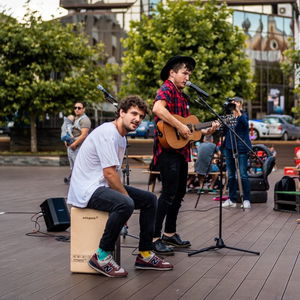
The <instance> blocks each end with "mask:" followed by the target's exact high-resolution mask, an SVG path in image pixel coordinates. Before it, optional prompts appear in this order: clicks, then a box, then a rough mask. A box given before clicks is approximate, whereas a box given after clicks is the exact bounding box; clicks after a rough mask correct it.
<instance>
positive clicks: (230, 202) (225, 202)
mask: <svg viewBox="0 0 300 300" xmlns="http://www.w3.org/2000/svg"><path fill="white" fill-rule="evenodd" d="M222 207H236V203H235V202H232V201H231V200H230V199H227V200H226V201H224V202H223V203H222Z"/></svg>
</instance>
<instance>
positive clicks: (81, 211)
mask: <svg viewBox="0 0 300 300" xmlns="http://www.w3.org/2000/svg"><path fill="white" fill-rule="evenodd" d="M107 219H108V213H107V212H104V211H98V210H94V209H89V208H77V207H72V208H71V251H70V255H71V257H70V265H71V272H74V273H97V272H96V271H95V270H94V269H92V268H91V267H90V266H89V265H88V261H89V259H90V257H91V256H92V255H93V254H94V253H95V251H96V250H97V249H98V247H99V241H100V238H101V236H102V234H103V232H104V228H105V225H106V222H107ZM114 256H115V260H116V261H117V262H118V263H120V243H116V249H115V255H114ZM116 256H117V259H116Z"/></svg>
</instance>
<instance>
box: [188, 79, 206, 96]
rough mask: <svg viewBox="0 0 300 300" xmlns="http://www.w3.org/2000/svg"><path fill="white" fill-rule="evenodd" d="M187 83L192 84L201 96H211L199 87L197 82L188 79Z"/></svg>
mask: <svg viewBox="0 0 300 300" xmlns="http://www.w3.org/2000/svg"><path fill="white" fill-rule="evenodd" d="M185 85H187V86H190V87H191V88H193V89H194V90H195V91H196V92H197V93H199V94H200V95H201V96H204V97H209V94H207V93H206V92H205V91H203V90H201V89H200V88H199V86H197V85H196V84H193V83H191V82H190V81H187V82H186V83H185Z"/></svg>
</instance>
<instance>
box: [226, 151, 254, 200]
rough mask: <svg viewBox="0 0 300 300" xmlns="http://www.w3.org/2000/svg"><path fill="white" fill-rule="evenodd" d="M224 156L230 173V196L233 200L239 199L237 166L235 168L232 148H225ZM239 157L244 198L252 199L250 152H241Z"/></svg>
mask: <svg viewBox="0 0 300 300" xmlns="http://www.w3.org/2000/svg"><path fill="white" fill-rule="evenodd" d="M224 156H225V160H226V169H227V173H228V189H229V198H230V200H231V201H232V202H236V201H237V187H238V182H237V176H236V168H235V162H234V158H233V154H232V151H231V149H226V148H225V149H224ZM237 157H238V163H239V169H240V175H241V181H242V187H243V192H244V198H243V200H249V201H250V200H251V199H250V183H249V179H248V173H247V168H248V153H239V154H238V155H237Z"/></svg>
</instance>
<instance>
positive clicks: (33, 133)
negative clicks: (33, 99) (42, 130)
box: [30, 113, 37, 152]
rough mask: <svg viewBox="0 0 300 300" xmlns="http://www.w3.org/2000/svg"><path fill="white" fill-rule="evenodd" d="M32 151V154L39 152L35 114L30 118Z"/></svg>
mask: <svg viewBox="0 0 300 300" xmlns="http://www.w3.org/2000/svg"><path fill="white" fill-rule="evenodd" d="M30 149H31V152H37V136H36V122H35V114H34V113H32V114H31V116H30Z"/></svg>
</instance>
